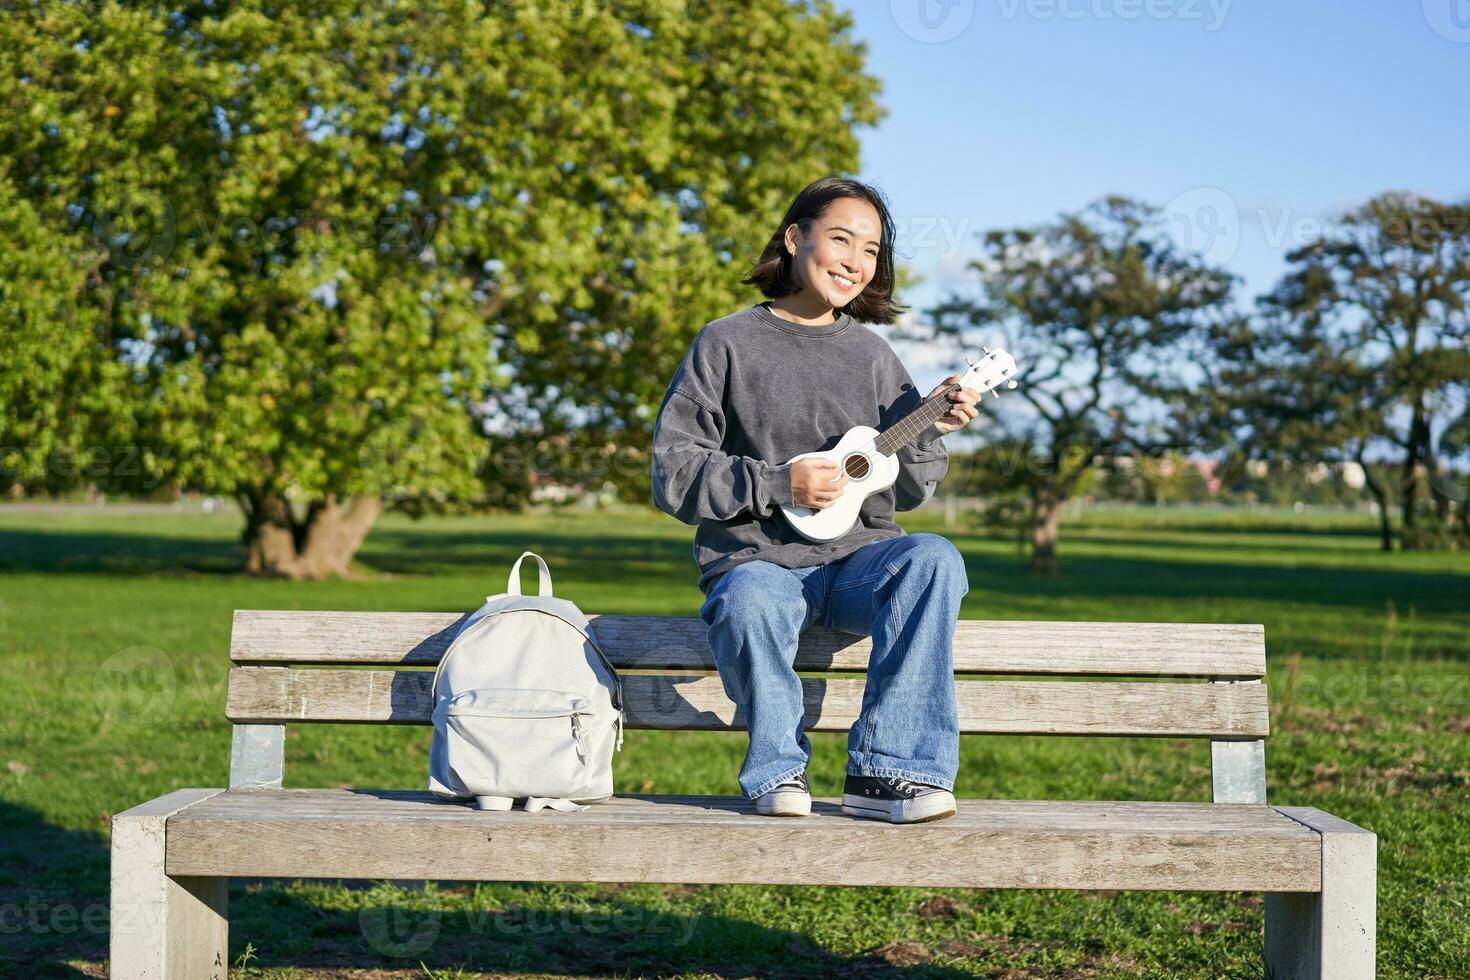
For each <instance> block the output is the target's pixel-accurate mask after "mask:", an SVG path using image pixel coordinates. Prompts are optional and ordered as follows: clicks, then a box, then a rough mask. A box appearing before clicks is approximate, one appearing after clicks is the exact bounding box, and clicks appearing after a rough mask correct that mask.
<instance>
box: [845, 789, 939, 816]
mask: <svg viewBox="0 0 1470 980" xmlns="http://www.w3.org/2000/svg"><path fill="white" fill-rule="evenodd" d="M842 812H843V813H846V814H848V815H849V816H854V817H864V818H866V819H868V820H886V821H888V822H889V823H924V822H926V821H929V820H942V819H944V818H945V817H952V816H954V813H955V802H954V796H953V794H951V793H929V794H927V795H925V796H921V797H919V798H918V799H914V800H872V799H868V798H866V797H862V796H854V795H852V794H850V793H844V794H842Z"/></svg>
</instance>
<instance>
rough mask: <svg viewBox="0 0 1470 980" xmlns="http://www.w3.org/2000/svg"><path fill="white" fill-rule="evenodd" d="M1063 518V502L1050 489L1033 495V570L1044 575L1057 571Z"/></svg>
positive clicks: (1053, 573)
mask: <svg viewBox="0 0 1470 980" xmlns="http://www.w3.org/2000/svg"><path fill="white" fill-rule="evenodd" d="M1061 520H1062V502H1061V500H1059V499H1058V497H1057V495H1056V494H1055V493H1052V492H1051V491H1050V490H1042V491H1037V492H1033V493H1032V495H1031V571H1033V572H1039V573H1041V574H1042V575H1055V574H1056V572H1057V536H1058V528H1059V526H1060V524H1061Z"/></svg>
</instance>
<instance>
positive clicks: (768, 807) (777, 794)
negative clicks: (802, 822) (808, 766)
mask: <svg viewBox="0 0 1470 980" xmlns="http://www.w3.org/2000/svg"><path fill="white" fill-rule="evenodd" d="M755 812H756V813H759V814H761V815H762V816H767V817H804V816H806V815H807V814H809V813H811V812H812V791H811V787H810V786H809V785H808V784H807V781H806V773H805V772H799V773H797V774H796V776H794V777H793V778H791V779H788V780H786V781H785V782H780V783H777V784H776V785H775V786H774V787H772V788H771V789H770V790H768V791H767V792H765V793H762V794H761V795H760V796H757V797H756V798H755Z"/></svg>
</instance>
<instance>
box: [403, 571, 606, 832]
mask: <svg viewBox="0 0 1470 980" xmlns="http://www.w3.org/2000/svg"><path fill="white" fill-rule="evenodd" d="M527 556H530V557H532V558H535V559H536V564H537V565H539V566H540V570H541V594H540V595H539V596H523V595H521V562H522V561H524V560H525V558H526V557H527ZM431 697H432V699H433V703H434V739H433V743H432V745H431V747H430V750H429V790H430V791H431V792H433V793H434V794H435V795H436V796H440V797H444V798H449V799H456V800H464V799H466V798H468V797H474V798H475V800H476V802H477V803H478V805H479V807H480V809H482V810H509V809H510V808H511V805H512V803H513V802H514V800H516V799H519V798H525V800H526V809H527V810H530V811H535V810H540V809H542V808H543V807H550V808H552V809H556V810H567V811H575V810H583V809H586V806H585V805H586V804H588V803H597V802H599V801H602V800H605V799H607V798H608V797H610V796H612V792H613V777H612V754H613V752H614V751H615V750H618V751H620V750H621V749H622V747H623V710H622V709H623V685H622V680H621V679H620V678H619V677H618V673H617V671H616V670H614V669H613V666H612V663H611V662H610V661H609V660H608V659H607V657H606V655H605V654H603V652H602V649H601V648H600V647H599V646H598V645H597V641H596V640H594V639H593V638H592V635H591V633H589V632H588V628H587V617H586V616H584V615H582V611H581V610H580V609H578V608H577V606H576V604H575V603H573V602H571V601H569V600H567V599H558V598H555V597H554V596H553V595H552V593H551V572H550V570H549V569H547V567H546V562H545V561H543V560H542V559H541V556H540V555H537V554H535V553H534V552H530V551H527V552H525V553H523V554H522V555H521V557H520V558H517V559H516V563H515V565H513V566H511V570H510V581H509V582H508V583H507V585H506V591H505V592H502V593H500V594H499V595H492V596H486V597H485V605H483V606H481V607H480V609H479V610H478V611H477V612H475V613H474V614H472V615H471V616H470V617H469V618H468V619H467V620H465V622H464V624H463V625H462V626H461V627H460V629H459V632H458V633H456V634H455V636H454V639H453V640H452V641H451V642H450V644H449V648H448V649H447V650H445V651H444V658H443V659H442V660H440V661H439V669H438V670H436V671H435V672H434V686H433V688H432V693H431Z"/></svg>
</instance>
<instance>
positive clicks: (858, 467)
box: [842, 453, 872, 480]
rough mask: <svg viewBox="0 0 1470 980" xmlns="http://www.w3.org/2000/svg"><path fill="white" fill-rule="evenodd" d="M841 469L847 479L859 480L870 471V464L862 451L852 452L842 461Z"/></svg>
mask: <svg viewBox="0 0 1470 980" xmlns="http://www.w3.org/2000/svg"><path fill="white" fill-rule="evenodd" d="M842 469H843V470H844V471H845V472H846V473H847V478H848V479H849V480H861V479H863V478H865V477H866V476H867V475H868V473H869V472H871V470H872V465H871V464H870V463H869V462H868V457H866V456H864V455H863V454H862V453H853V454H852V455H851V456H849V457H847V458H846V459H844V460H843V461H842Z"/></svg>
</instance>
